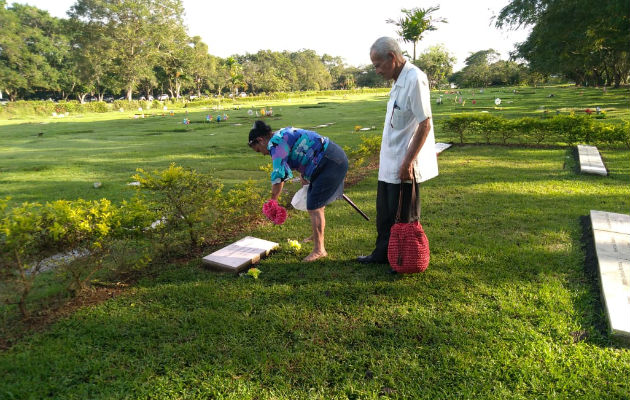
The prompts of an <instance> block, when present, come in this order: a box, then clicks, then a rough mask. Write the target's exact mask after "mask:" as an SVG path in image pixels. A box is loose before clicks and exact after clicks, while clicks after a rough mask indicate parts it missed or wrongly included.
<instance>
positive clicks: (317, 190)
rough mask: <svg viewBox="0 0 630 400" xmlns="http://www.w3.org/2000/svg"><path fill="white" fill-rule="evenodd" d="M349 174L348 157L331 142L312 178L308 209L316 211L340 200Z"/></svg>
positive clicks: (307, 203)
mask: <svg viewBox="0 0 630 400" xmlns="http://www.w3.org/2000/svg"><path fill="white" fill-rule="evenodd" d="M347 172H348V157H346V153H345V152H344V151H343V149H342V148H341V147H339V145H337V144H336V143H334V142H333V141H332V140H331V141H330V142H329V143H328V147H327V148H326V153H324V157H322V159H321V161H320V163H319V166H318V167H317V168H316V169H315V172H313V175H312V176H311V184H310V186H309V188H308V193H307V195H306V208H307V209H308V210H316V209H318V208H322V207H324V206H327V205H328V204H330V203H332V202H333V201H335V200H337V199H340V198H341V196H342V195H343V181H344V179H346V173H347Z"/></svg>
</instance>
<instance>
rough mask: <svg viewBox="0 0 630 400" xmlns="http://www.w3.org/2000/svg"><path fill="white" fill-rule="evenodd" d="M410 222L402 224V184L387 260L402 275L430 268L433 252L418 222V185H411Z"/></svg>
mask: <svg viewBox="0 0 630 400" xmlns="http://www.w3.org/2000/svg"><path fill="white" fill-rule="evenodd" d="M411 187H412V190H411V208H412V216H411V221H410V222H400V211H401V210H400V209H401V208H402V197H403V196H402V184H401V185H400V195H399V199H398V212H397V213H396V223H395V224H394V225H393V226H392V228H391V230H390V236H389V244H388V246H387V259H388V260H389V264H390V265H391V266H392V269H393V270H394V271H396V272H398V273H400V274H411V273H415V272H423V271H424V270H426V269H427V267H428V266H429V260H430V258H431V251H430V250H429V239H428V238H427V235H426V234H425V233H424V229H422V225H421V224H420V222H419V221H418V215H417V208H416V207H415V204H416V185H415V183H412V185H411Z"/></svg>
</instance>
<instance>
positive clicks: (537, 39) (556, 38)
mask: <svg viewBox="0 0 630 400" xmlns="http://www.w3.org/2000/svg"><path fill="white" fill-rule="evenodd" d="M523 25H531V26H533V27H532V31H531V33H530V35H529V37H528V38H527V40H526V41H525V42H523V43H521V44H520V45H518V46H517V52H516V54H515V55H516V56H519V57H521V58H523V59H524V60H526V61H527V62H528V63H529V65H530V67H531V69H532V70H533V71H537V72H541V73H544V74H554V73H562V74H564V75H566V76H567V77H569V78H571V79H574V80H575V82H576V84H586V83H589V82H590V83H591V84H599V83H603V82H605V81H607V82H608V83H609V84H614V85H615V86H619V85H620V84H621V83H624V82H627V81H628V79H629V76H628V75H629V74H630V51H629V49H628V43H630V2H628V1H627V0H609V1H605V2H602V3H601V4H597V5H594V4H593V3H592V2H590V1H587V0H512V1H510V3H509V4H508V5H507V6H506V7H504V8H503V9H502V10H501V12H500V13H499V16H498V18H497V20H496V26H497V27H503V26H509V27H520V26H523Z"/></svg>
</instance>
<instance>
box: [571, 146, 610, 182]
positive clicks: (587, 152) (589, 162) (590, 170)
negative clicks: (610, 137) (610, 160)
mask: <svg viewBox="0 0 630 400" xmlns="http://www.w3.org/2000/svg"><path fill="white" fill-rule="evenodd" d="M577 148H578V155H579V158H580V172H582V173H586V174H596V175H604V176H606V175H608V171H606V167H605V166H604V162H603V161H602V157H601V156H600V154H599V151H598V150H597V147H595V146H585V145H581V144H579V145H578V147H577Z"/></svg>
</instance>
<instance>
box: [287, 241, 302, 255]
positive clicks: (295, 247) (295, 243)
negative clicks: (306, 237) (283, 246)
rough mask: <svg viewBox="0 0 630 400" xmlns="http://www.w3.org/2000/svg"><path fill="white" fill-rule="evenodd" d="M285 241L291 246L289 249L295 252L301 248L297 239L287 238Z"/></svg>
mask: <svg viewBox="0 0 630 400" xmlns="http://www.w3.org/2000/svg"><path fill="white" fill-rule="evenodd" d="M287 242H289V246H291V249H293V251H294V252H295V253H297V252H298V251H300V250H301V249H302V245H301V244H300V242H298V241H297V240H291V239H287Z"/></svg>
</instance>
